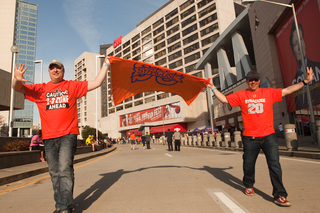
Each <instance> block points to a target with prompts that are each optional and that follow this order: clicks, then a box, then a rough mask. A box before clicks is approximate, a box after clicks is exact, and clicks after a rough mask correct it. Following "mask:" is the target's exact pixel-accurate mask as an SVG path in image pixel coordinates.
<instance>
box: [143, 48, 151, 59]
mask: <svg viewBox="0 0 320 213" xmlns="http://www.w3.org/2000/svg"><path fill="white" fill-rule="evenodd" d="M152 54H153V49H150V50H148V51H146V52H144V53H142V58H146V57H149V56H150V55H152Z"/></svg>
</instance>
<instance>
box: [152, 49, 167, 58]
mask: <svg viewBox="0 0 320 213" xmlns="http://www.w3.org/2000/svg"><path fill="white" fill-rule="evenodd" d="M165 54H166V49H164V50H161V51H160V52H158V53H156V54H155V55H154V59H158V58H160V57H162V56H164V55H165Z"/></svg>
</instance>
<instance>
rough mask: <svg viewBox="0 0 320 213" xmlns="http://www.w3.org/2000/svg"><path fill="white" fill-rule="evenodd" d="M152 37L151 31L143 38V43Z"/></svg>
mask: <svg viewBox="0 0 320 213" xmlns="http://www.w3.org/2000/svg"><path fill="white" fill-rule="evenodd" d="M150 39H151V33H150V34H149V35H147V36H146V37H144V38H142V44H144V43H146V42H148V41H150Z"/></svg>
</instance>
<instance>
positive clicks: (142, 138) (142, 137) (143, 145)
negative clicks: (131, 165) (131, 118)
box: [141, 135, 146, 149]
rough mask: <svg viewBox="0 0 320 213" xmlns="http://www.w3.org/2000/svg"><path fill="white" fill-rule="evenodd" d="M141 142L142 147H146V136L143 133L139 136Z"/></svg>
mask: <svg viewBox="0 0 320 213" xmlns="http://www.w3.org/2000/svg"><path fill="white" fill-rule="evenodd" d="M141 142H142V147H143V149H146V136H145V135H142V136H141Z"/></svg>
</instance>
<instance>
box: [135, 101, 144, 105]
mask: <svg viewBox="0 0 320 213" xmlns="http://www.w3.org/2000/svg"><path fill="white" fill-rule="evenodd" d="M142 104H143V100H139V101H135V102H134V106H139V105H142Z"/></svg>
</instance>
